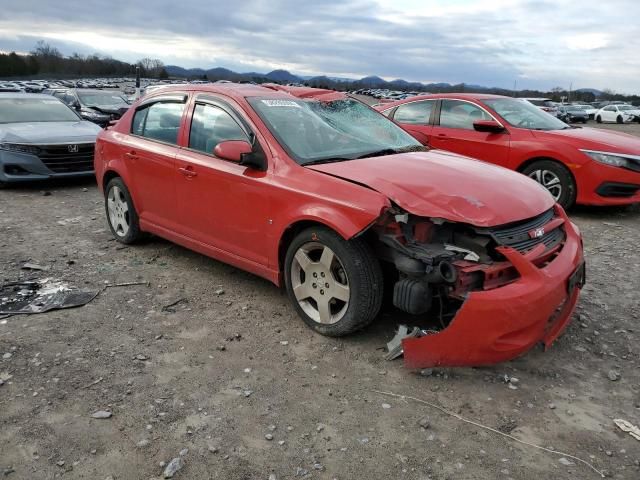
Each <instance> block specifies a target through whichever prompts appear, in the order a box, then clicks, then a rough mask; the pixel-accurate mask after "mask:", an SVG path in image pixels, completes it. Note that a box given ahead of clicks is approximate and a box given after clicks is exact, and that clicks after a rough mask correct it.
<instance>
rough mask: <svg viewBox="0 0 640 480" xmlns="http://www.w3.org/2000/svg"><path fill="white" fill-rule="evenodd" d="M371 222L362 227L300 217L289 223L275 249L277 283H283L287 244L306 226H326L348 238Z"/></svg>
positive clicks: (357, 233)
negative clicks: (277, 273)
mask: <svg viewBox="0 0 640 480" xmlns="http://www.w3.org/2000/svg"><path fill="white" fill-rule="evenodd" d="M375 220H376V219H374V220H373V221H375ZM371 223H372V222H370V223H369V224H368V225H365V226H364V228H362V227H361V226H359V225H355V224H350V225H344V224H341V222H336V223H335V224H332V222H327V221H325V220H324V219H320V218H300V219H298V220H296V221H294V222H292V223H290V224H289V225H288V226H287V227H286V228H285V229H284V230H283V231H282V233H281V234H280V238H279V239H278V251H277V255H278V257H277V260H278V264H277V266H278V272H279V275H278V277H279V281H278V284H279V285H282V284H283V277H282V275H283V272H284V261H285V257H286V255H287V249H288V248H289V245H290V244H291V242H292V241H293V239H294V238H295V237H296V235H298V234H299V233H300V232H302V231H303V230H306V229H307V228H311V227H323V228H328V229H330V230H332V231H334V232H336V233H337V234H338V235H340V236H341V237H342V238H344V239H345V240H349V239H350V238H353V237H355V236H357V235H359V234H361V233H362V232H363V231H366V230H367V229H368V227H369V226H370V225H371Z"/></svg>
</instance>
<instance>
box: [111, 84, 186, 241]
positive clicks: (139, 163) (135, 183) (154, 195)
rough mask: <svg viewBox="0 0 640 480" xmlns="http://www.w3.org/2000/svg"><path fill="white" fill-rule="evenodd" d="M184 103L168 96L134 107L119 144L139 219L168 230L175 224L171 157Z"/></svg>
mask: <svg viewBox="0 0 640 480" xmlns="http://www.w3.org/2000/svg"><path fill="white" fill-rule="evenodd" d="M186 100H187V95H186V94H172V95H170V96H166V97H155V98H151V99H150V100H149V101H147V102H143V103H142V104H140V105H138V107H137V108H136V112H135V113H134V116H133V121H132V123H131V134H130V135H129V136H128V137H127V138H126V139H124V140H123V142H122V143H123V146H122V156H123V160H124V162H125V163H126V165H127V170H128V171H129V174H130V180H129V181H130V182H131V183H132V187H133V188H132V190H133V193H134V200H135V202H136V210H137V211H138V215H139V217H140V220H141V221H142V222H149V223H151V224H154V225H156V226H159V227H162V228H166V229H170V230H173V229H175V227H176V225H177V209H176V194H175V158H176V154H177V152H178V150H179V148H178V134H179V132H180V128H181V124H182V122H183V116H184V113H185V106H186Z"/></svg>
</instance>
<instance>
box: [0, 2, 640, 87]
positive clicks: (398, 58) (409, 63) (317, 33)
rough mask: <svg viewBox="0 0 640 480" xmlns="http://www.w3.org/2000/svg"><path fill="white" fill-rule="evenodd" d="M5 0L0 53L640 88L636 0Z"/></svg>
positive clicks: (497, 82)
mask: <svg viewBox="0 0 640 480" xmlns="http://www.w3.org/2000/svg"><path fill="white" fill-rule="evenodd" d="M2 1H3V3H4V2H8V3H10V7H8V8H7V7H6V6H5V8H3V9H2V13H0V51H11V50H16V51H21V52H26V51H29V50H31V49H32V48H33V46H34V44H35V42H36V41H37V40H39V39H44V40H46V41H48V42H49V43H51V44H52V45H54V46H56V47H58V49H60V50H61V51H62V52H63V53H64V54H71V53H73V52H79V53H85V54H86V53H94V52H97V53H101V54H108V55H111V56H113V57H115V58H118V59H121V60H126V61H135V60H138V59H140V58H141V57H145V56H150V57H154V58H160V59H161V60H162V61H164V62H165V63H166V64H177V65H181V66H184V67H204V68H210V67H214V66H223V67H227V68H231V69H233V70H236V71H259V72H266V71H269V70H272V69H275V68H284V69H287V70H290V71H291V72H293V73H297V74H301V75H316V74H327V75H330V76H346V77H358V78H359V77H362V76H365V75H373V74H375V75H379V76H381V77H383V78H386V79H388V80H390V79H394V78H404V79H406V80H412V81H422V82H432V81H433V82H441V81H442V82H450V83H459V82H465V83H472V84H480V85H485V86H500V87H507V88H512V87H513V85H514V82H517V86H518V88H552V87H555V86H563V87H565V88H568V87H569V85H570V84H573V88H574V89H575V88H582V87H593V88H600V89H602V88H610V89H613V90H615V91H619V92H624V93H640V1H639V0H606V1H603V0H575V1H574V0H316V1H315V2H306V1H303V0H268V1H267V0H239V1H235V2H231V1H229V0H182V1H179V2H177V1H175V0H153V1H151V0H146V1H135V0H108V1H98V0H64V1H62V2H53V1H51V0H2Z"/></svg>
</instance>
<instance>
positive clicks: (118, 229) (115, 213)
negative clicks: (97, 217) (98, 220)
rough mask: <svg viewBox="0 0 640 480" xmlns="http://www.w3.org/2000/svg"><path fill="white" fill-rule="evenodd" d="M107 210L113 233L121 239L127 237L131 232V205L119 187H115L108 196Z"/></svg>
mask: <svg viewBox="0 0 640 480" xmlns="http://www.w3.org/2000/svg"><path fill="white" fill-rule="evenodd" d="M107 209H108V211H109V222H110V223H111V227H112V228H113V231H114V232H115V233H116V235H118V236H119V237H125V236H126V235H127V233H128V232H129V228H130V222H131V219H130V216H129V204H128V203H127V199H126V197H125V196H124V192H123V191H122V190H121V189H120V188H119V187H118V186H113V187H112V188H111V189H110V190H109V193H108V194H107Z"/></svg>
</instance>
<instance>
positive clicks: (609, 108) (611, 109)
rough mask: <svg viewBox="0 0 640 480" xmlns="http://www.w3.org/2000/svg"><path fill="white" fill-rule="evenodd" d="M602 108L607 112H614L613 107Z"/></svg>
mask: <svg viewBox="0 0 640 480" xmlns="http://www.w3.org/2000/svg"><path fill="white" fill-rule="evenodd" d="M604 109H605V110H606V111H607V112H615V111H616V109H615V107H605V108H604Z"/></svg>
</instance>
